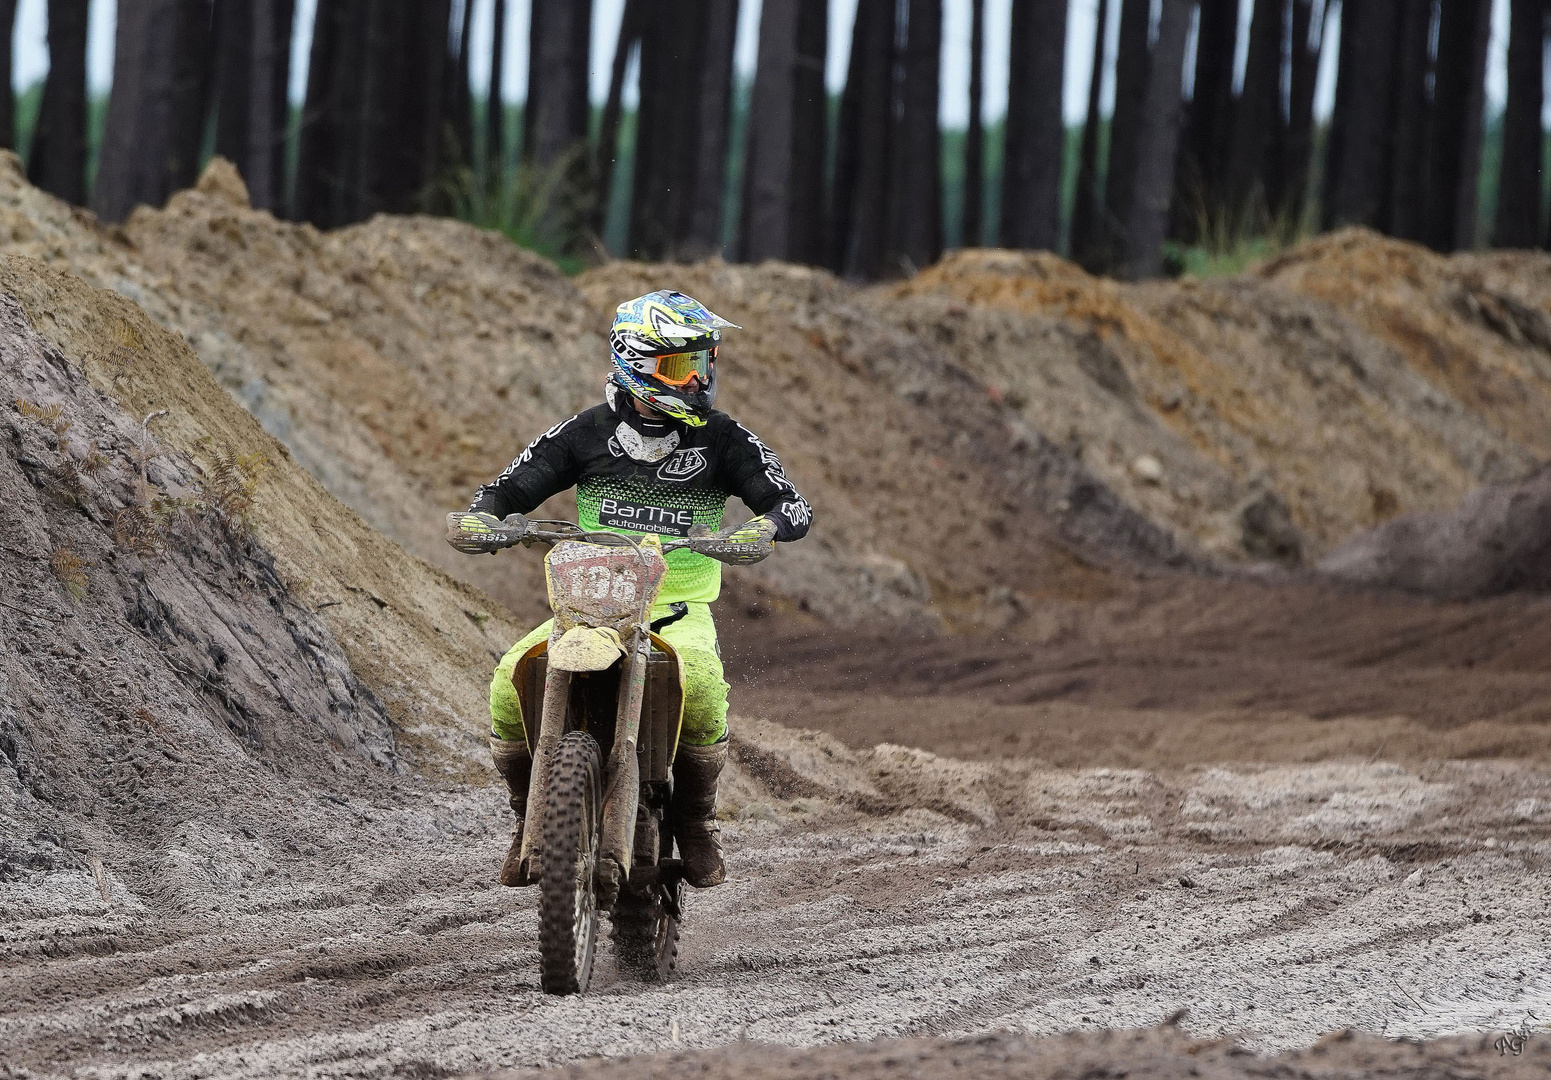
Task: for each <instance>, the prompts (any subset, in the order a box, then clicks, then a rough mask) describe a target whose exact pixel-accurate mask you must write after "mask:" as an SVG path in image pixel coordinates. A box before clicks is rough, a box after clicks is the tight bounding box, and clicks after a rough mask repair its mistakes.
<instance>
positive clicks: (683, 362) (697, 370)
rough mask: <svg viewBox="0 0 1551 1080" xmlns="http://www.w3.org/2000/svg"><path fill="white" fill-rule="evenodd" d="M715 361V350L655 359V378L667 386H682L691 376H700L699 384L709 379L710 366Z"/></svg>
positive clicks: (701, 350)
mask: <svg viewBox="0 0 1551 1080" xmlns="http://www.w3.org/2000/svg"><path fill="white" fill-rule="evenodd" d="M715 360H716V350H715V349H700V350H697V351H696V352H686V353H673V354H671V355H669V356H659V357H658V358H657V377H658V378H659V379H661V380H662V381H663V382H665V383H667V384H668V385H669V386H683V385H684V384H685V383H687V382H689V377H690V376H691V375H698V376H700V381H701V382H703V383H704V382H708V381H710V378H711V364H712V363H713V362H714V361H715Z"/></svg>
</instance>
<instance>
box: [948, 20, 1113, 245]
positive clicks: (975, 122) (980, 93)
mask: <svg viewBox="0 0 1551 1080" xmlns="http://www.w3.org/2000/svg"><path fill="white" fill-rule="evenodd" d="M1100 2H1101V3H1103V2H1106V0H1100ZM971 3H972V5H973V6H972V8H971V11H970V23H969V26H970V29H969V127H968V128H967V129H966V130H965V132H964V225H963V233H964V236H963V240H962V243H963V245H964V246H965V247H979V246H980V245H981V244H983V243H985V227H984V216H985V211H984V202H985V157H986V151H985V125H984V123H983V121H982V119H981V103H982V99H983V98H984V97H985V51H986V0H971ZM1100 22H1101V23H1102V16H1101V17H1100ZM1103 39H1104V34H1103V31H1102V30H1101V31H1100V33H1099V40H1101V41H1102V40H1103Z"/></svg>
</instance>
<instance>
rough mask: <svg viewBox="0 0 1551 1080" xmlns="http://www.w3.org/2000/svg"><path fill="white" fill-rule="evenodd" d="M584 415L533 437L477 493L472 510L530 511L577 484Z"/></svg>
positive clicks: (500, 515) (500, 513)
mask: <svg viewBox="0 0 1551 1080" xmlns="http://www.w3.org/2000/svg"><path fill="white" fill-rule="evenodd" d="M580 426H581V417H580V416H573V417H571V419H569V420H565V421H563V422H561V423H559V424H556V425H555V426H554V427H552V428H550V429H549V430H548V431H546V432H544V434H542V435H540V436H539V437H538V438H536V439H534V440H533V441H532V442H531V443H529V444H528V447H527V449H526V450H524V451H523V452H522V453H521V454H518V455H517V460H515V461H513V462H512V463H511V464H510V465H508V466H507V467H506V471H505V472H503V473H502V474H501V475H500V476H498V477H496V479H495V480H494V481H493V482H491V483H489V484H486V485H484V486H483V487H481V488H480V489H479V490H478V491H476V492H475V493H474V501H473V502H472V503H471V504H469V510H470V512H474V513H480V512H482V513H486V514H493V515H494V516H496V517H498V518H504V517H506V516H507V515H508V514H528V513H532V512H533V511H534V510H536V509H537V508H538V506H539V504H540V503H542V502H543V501H544V500H545V499H547V498H549V497H550V496H551V495H558V494H560V493H561V492H562V491H565V490H566V489H567V488H570V487H574V486H576V482H577V481H578V480H579V479H580V467H579V465H578V464H577V455H576V453H575V450H574V447H573V446H572V442H573V437H574V435H575V433H576V430H577V428H579V427H580Z"/></svg>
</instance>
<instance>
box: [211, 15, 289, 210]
mask: <svg viewBox="0 0 1551 1080" xmlns="http://www.w3.org/2000/svg"><path fill="white" fill-rule="evenodd" d="M294 13H295V0H222V2H221V3H220V5H219V6H218V7H217V9H216V14H217V27H216V42H215V54H216V66H217V76H216V101H217V105H216V125H215V152H216V153H218V154H220V155H221V156H222V157H225V158H227V159H228V160H230V161H231V162H232V163H233V164H234V165H236V166H237V171H238V172H240V173H242V176H243V179H244V180H246V181H247V184H248V195H249V197H250V198H251V199H252V201H253V205H254V206H255V207H258V208H260V209H264V210H276V209H278V208H279V206H280V203H281V196H282V193H283V191H284V185H285V139H286V121H287V116H286V87H287V84H288V83H289V81H290V72H291V21H292V19H293V17H294Z"/></svg>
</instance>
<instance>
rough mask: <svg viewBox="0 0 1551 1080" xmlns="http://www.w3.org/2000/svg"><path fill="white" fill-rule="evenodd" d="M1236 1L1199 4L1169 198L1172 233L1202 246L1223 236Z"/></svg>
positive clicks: (1202, 0) (1235, 31)
mask: <svg viewBox="0 0 1551 1080" xmlns="http://www.w3.org/2000/svg"><path fill="white" fill-rule="evenodd" d="M1238 29H1239V4H1238V0H1201V19H1200V31H1199V33H1198V34H1197V37H1196V77H1195V84H1194V85H1195V90H1194V92H1193V94H1192V95H1191V99H1190V105H1189V106H1188V108H1187V109H1186V112H1185V131H1184V134H1183V136H1182V142H1181V146H1180V153H1179V167H1178V169H1177V170H1176V172H1177V174H1178V175H1177V177H1176V180H1175V185H1174V187H1175V192H1174V203H1175V207H1174V213H1173V218H1174V226H1173V229H1172V232H1173V233H1174V235H1176V236H1178V237H1179V238H1181V239H1183V240H1190V241H1197V242H1199V241H1201V240H1204V239H1206V238H1207V234H1208V233H1209V232H1223V231H1226V227H1227V222H1226V220H1224V217H1225V213H1224V209H1223V204H1224V202H1225V200H1224V197H1223V177H1224V174H1225V173H1226V171H1227V160H1228V147H1229V145H1230V141H1231V135H1232V132H1233V54H1234V46H1235V43H1236V41H1237V38H1238Z"/></svg>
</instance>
